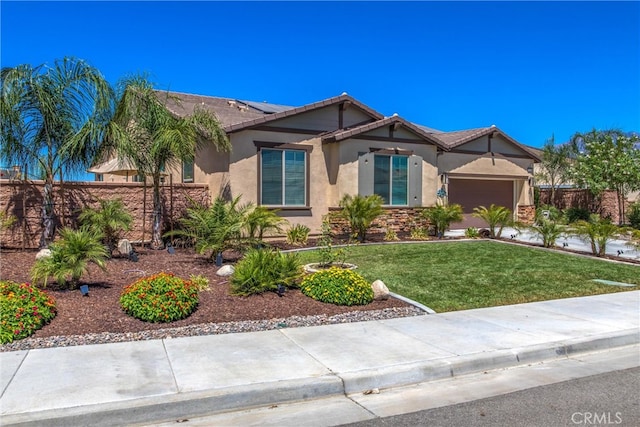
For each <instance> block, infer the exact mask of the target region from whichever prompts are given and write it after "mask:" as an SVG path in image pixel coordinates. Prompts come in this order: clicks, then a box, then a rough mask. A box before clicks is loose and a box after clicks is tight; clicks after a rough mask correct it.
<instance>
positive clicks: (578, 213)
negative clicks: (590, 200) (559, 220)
mask: <svg viewBox="0 0 640 427" xmlns="http://www.w3.org/2000/svg"><path fill="white" fill-rule="evenodd" d="M564 215H565V217H566V218H567V223H568V224H573V223H574V222H576V221H580V220H582V221H589V216H590V215H591V214H590V213H589V210H588V209H585V208H578V207H571V208H569V209H567V210H566V211H565V212H564Z"/></svg>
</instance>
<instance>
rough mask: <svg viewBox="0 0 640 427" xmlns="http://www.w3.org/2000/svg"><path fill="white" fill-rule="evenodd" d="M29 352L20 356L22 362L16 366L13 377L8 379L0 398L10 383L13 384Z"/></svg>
mask: <svg viewBox="0 0 640 427" xmlns="http://www.w3.org/2000/svg"><path fill="white" fill-rule="evenodd" d="M30 351H31V350H27V351H26V352H25V353H24V356H22V360H20V363H19V364H18V368H17V369H15V370H14V372H13V375H11V378H10V379H9V381H7V385H6V386H5V387H4V388H3V389H2V393H0V398H2V396H4V393H5V392H6V391H7V389H8V388H9V385H11V383H12V382H13V380H14V378H15V377H16V374H17V373H18V371H19V370H20V368H21V367H22V364H23V363H24V361H25V359H26V358H27V356H28V355H29V352H30Z"/></svg>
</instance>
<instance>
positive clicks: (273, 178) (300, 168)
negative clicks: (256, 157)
mask: <svg viewBox="0 0 640 427" xmlns="http://www.w3.org/2000/svg"><path fill="white" fill-rule="evenodd" d="M260 178H261V182H260V199H261V200H260V204H262V205H267V206H306V204H307V152H306V151H304V150H288V149H277V148H275V149H274V148H262V149H261V150H260Z"/></svg>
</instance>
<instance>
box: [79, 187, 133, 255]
mask: <svg viewBox="0 0 640 427" xmlns="http://www.w3.org/2000/svg"><path fill="white" fill-rule="evenodd" d="M98 203H99V208H90V207H86V208H84V209H82V212H80V215H79V216H78V221H79V222H80V225H83V226H87V227H89V228H90V229H92V230H94V231H96V232H99V233H101V234H102V236H103V239H102V240H103V242H104V244H105V245H106V246H107V248H108V252H109V255H111V254H112V253H113V250H114V249H115V248H116V244H117V243H118V239H119V238H120V236H121V235H122V232H123V231H129V230H130V229H131V224H132V222H133V218H132V217H131V215H130V214H129V213H128V212H127V211H126V210H125V209H124V204H123V203H122V199H116V200H104V199H100V200H98Z"/></svg>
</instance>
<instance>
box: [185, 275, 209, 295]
mask: <svg viewBox="0 0 640 427" xmlns="http://www.w3.org/2000/svg"><path fill="white" fill-rule="evenodd" d="M189 281H190V282H191V283H193V285H194V286H195V287H196V289H198V292H202V291H208V290H209V279H207V278H206V277H204V276H203V275H202V274H198V275H196V274H191V275H189Z"/></svg>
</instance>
